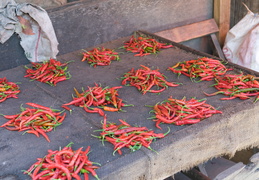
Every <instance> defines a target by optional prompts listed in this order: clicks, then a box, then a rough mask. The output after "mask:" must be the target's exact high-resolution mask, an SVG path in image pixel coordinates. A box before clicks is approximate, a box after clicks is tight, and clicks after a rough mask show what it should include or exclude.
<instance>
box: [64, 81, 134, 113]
mask: <svg viewBox="0 0 259 180" xmlns="http://www.w3.org/2000/svg"><path fill="white" fill-rule="evenodd" d="M120 88H122V86H116V87H105V88H102V87H101V86H100V85H98V84H95V86H93V87H89V86H88V89H87V90H83V92H82V93H79V92H78V91H77V89H75V88H74V90H75V93H76V97H73V101H71V102H69V103H66V104H63V105H62V107H63V108H65V109H67V110H69V111H70V110H71V109H70V108H69V107H68V106H69V105H75V106H79V107H83V108H84V110H85V111H86V112H89V113H99V115H101V116H104V115H105V114H104V112H103V110H104V111H111V112H117V111H121V110H122V109H121V108H122V107H124V106H130V105H127V104H125V103H123V100H122V99H121V98H119V97H118V96H119V93H118V89H120ZM92 106H93V107H92ZM102 109H103V110H102Z"/></svg>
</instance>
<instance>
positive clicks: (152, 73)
mask: <svg viewBox="0 0 259 180" xmlns="http://www.w3.org/2000/svg"><path fill="white" fill-rule="evenodd" d="M140 66H141V68H140V69H137V70H134V68H132V69H131V70H130V71H129V72H127V73H125V74H124V76H123V77H122V78H121V79H123V80H122V82H121V84H122V85H128V86H135V87H136V88H137V89H138V90H139V91H140V92H142V93H143V94H146V93H147V92H151V93H160V92H162V91H164V90H165V89H166V88H168V86H170V87H175V86H179V84H180V83H173V82H168V81H166V77H165V75H163V74H162V73H160V72H159V69H156V70H152V69H150V68H148V67H146V66H144V65H140ZM154 86H156V87H157V88H158V89H151V88H153V87H154Z"/></svg>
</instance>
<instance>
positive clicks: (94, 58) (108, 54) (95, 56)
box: [81, 47, 120, 67]
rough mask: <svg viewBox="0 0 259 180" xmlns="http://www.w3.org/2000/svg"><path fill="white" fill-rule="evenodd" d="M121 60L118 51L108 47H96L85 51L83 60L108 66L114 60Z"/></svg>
mask: <svg viewBox="0 0 259 180" xmlns="http://www.w3.org/2000/svg"><path fill="white" fill-rule="evenodd" d="M114 60H116V61H118V60H120V57H119V55H118V53H117V52H115V51H114V50H111V49H108V48H104V47H102V48H94V49H93V50H91V51H86V52H83V58H82V60H81V61H87V62H88V63H89V64H90V65H91V66H93V67H96V66H108V65H110V64H111V62H112V61H114Z"/></svg>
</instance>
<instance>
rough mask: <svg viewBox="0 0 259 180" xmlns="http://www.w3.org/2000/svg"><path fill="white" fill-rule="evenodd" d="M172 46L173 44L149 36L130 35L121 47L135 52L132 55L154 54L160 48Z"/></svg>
mask: <svg viewBox="0 0 259 180" xmlns="http://www.w3.org/2000/svg"><path fill="white" fill-rule="evenodd" d="M170 47H173V45H167V44H166V43H160V42H158V41H157V40H155V39H152V38H149V37H142V36H139V37H136V35H133V36H131V38H130V40H129V41H128V42H125V43H124V46H123V48H124V49H126V50H127V51H129V52H132V53H137V54H135V55H134V56H146V55H149V54H156V53H158V52H160V50H161V49H166V48H170Z"/></svg>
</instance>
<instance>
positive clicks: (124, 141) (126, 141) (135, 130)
mask: <svg viewBox="0 0 259 180" xmlns="http://www.w3.org/2000/svg"><path fill="white" fill-rule="evenodd" d="M106 121H107V119H106V116H104V122H103V129H102V130H101V131H102V132H101V133H100V136H94V135H93V136H94V137H97V138H99V139H101V140H102V141H108V142H110V143H111V144H113V145H114V152H113V155H114V154H115V153H116V152H118V153H119V154H120V155H121V154H122V151H121V149H122V148H123V147H125V148H129V149H130V150H131V151H132V152H134V151H136V150H139V149H140V148H141V147H142V146H144V147H146V148H148V149H150V150H152V151H154V150H153V149H152V148H151V147H150V144H151V143H152V142H153V140H155V139H157V138H163V137H165V136H166V135H167V134H168V133H169V132H170V130H168V132H166V133H164V134H163V133H158V134H157V133H155V132H154V131H152V130H149V129H148V128H147V127H133V126H131V125H130V124H128V123H127V122H125V121H124V120H122V119H119V121H120V122H121V124H119V125H116V124H115V123H109V124H107V122H106ZM98 131H99V130H98Z"/></svg>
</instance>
